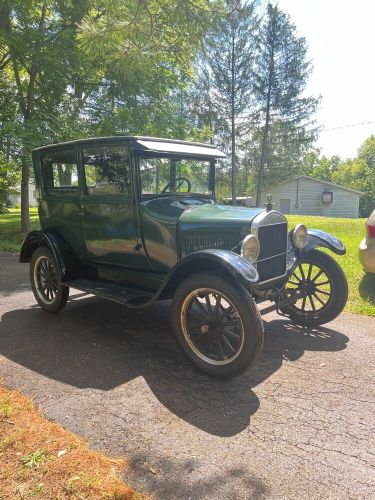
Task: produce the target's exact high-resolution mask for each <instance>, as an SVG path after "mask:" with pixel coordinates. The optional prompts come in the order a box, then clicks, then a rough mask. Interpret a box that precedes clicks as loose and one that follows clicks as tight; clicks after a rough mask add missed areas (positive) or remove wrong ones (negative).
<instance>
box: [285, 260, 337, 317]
mask: <svg viewBox="0 0 375 500" xmlns="http://www.w3.org/2000/svg"><path fill="white" fill-rule="evenodd" d="M286 292H287V295H288V296H291V295H294V294H295V293H296V292H298V293H299V294H300V295H301V298H299V299H298V300H297V302H296V304H294V305H293V306H292V308H294V309H295V310H296V311H299V312H301V313H302V314H315V313H321V312H323V310H324V309H326V308H328V307H329V304H330V301H331V300H332V296H333V293H332V292H333V286H332V279H331V278H330V275H329V271H327V270H325V269H324V268H323V267H321V264H319V265H318V264H316V263H314V262H301V263H300V264H299V265H298V267H297V268H296V269H295V270H294V273H293V274H292V276H291V277H290V278H289V281H288V283H287V285H286Z"/></svg>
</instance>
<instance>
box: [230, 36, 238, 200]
mask: <svg viewBox="0 0 375 500" xmlns="http://www.w3.org/2000/svg"><path fill="white" fill-rule="evenodd" d="M234 57H235V50H234V36H233V37H232V67H231V80H232V81H231V87H232V88H231V127H232V128H231V135H232V205H236V203H237V167H236V124H235V115H234V112H235V109H234V99H235V95H234V93H235V89H234V79H235V74H234V71H235V67H234Z"/></svg>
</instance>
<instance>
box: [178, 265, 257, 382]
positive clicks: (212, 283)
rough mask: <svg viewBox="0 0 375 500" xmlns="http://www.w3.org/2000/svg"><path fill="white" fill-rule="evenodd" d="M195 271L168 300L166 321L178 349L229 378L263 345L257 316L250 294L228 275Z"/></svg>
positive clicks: (252, 359)
mask: <svg viewBox="0 0 375 500" xmlns="http://www.w3.org/2000/svg"><path fill="white" fill-rule="evenodd" d="M222 274H223V271H222V269H220V268H219V269H218V271H217V275H214V274H212V273H203V272H200V273H196V274H192V275H191V276H189V277H187V278H186V279H185V280H183V281H182V282H181V283H180V285H179V286H178V288H177V289H176V291H175V293H174V296H173V300H172V315H171V320H172V325H173V330H174V333H175V336H176V340H177V341H178V343H179V345H180V347H181V349H182V351H183V352H184V353H185V355H186V356H187V357H188V358H189V359H190V361H192V363H194V364H195V365H196V366H197V367H198V368H199V369H200V370H202V371H204V372H206V373H208V374H209V375H212V376H215V377H220V378H229V377H234V376H236V375H239V374H241V373H243V372H244V371H246V370H247V369H249V368H251V367H253V366H254V365H255V364H256V362H257V360H258V358H259V356H260V353H261V350H262V347H263V336H264V333H263V322H262V318H261V316H260V313H259V311H258V309H257V307H256V304H255V302H254V299H253V297H252V296H251V294H250V293H249V291H248V290H247V289H245V288H244V287H243V286H242V285H241V284H239V283H236V282H234V280H232V279H231V278H230V276H222Z"/></svg>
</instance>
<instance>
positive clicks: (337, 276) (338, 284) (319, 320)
mask: <svg viewBox="0 0 375 500" xmlns="http://www.w3.org/2000/svg"><path fill="white" fill-rule="evenodd" d="M285 291H286V295H287V297H290V296H291V295H293V294H295V293H296V292H298V293H299V295H300V298H299V299H298V300H297V302H296V303H295V304H293V305H290V306H286V307H283V308H281V312H283V313H284V314H286V315H288V316H289V317H290V319H291V320H292V321H293V322H294V323H297V324H299V325H302V326H318V325H323V324H324V323H328V322H329V321H332V320H334V319H335V318H336V317H337V316H338V315H339V314H340V313H341V311H342V310H343V309H344V307H345V304H346V301H347V300H348V283H347V280H346V277H345V274H344V272H343V270H342V269H341V267H340V266H339V265H338V264H337V262H336V261H335V260H334V259H333V258H332V257H330V256H329V255H327V254H326V253H323V252H320V251H318V250H311V251H310V252H308V253H307V254H306V255H304V256H303V257H302V260H301V261H300V262H299V264H298V265H297V267H296V269H295V270H294V272H293V274H292V275H291V276H290V278H289V281H288V283H287V284H286V285H285Z"/></svg>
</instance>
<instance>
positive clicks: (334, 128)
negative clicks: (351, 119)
mask: <svg viewBox="0 0 375 500" xmlns="http://www.w3.org/2000/svg"><path fill="white" fill-rule="evenodd" d="M374 123H375V121H374V122H361V123H352V124H350V125H342V126H341V127H332V128H324V127H323V128H322V129H321V130H320V133H321V132H330V131H331V130H340V129H343V128H352V127H360V126H362V125H372V124H374Z"/></svg>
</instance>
